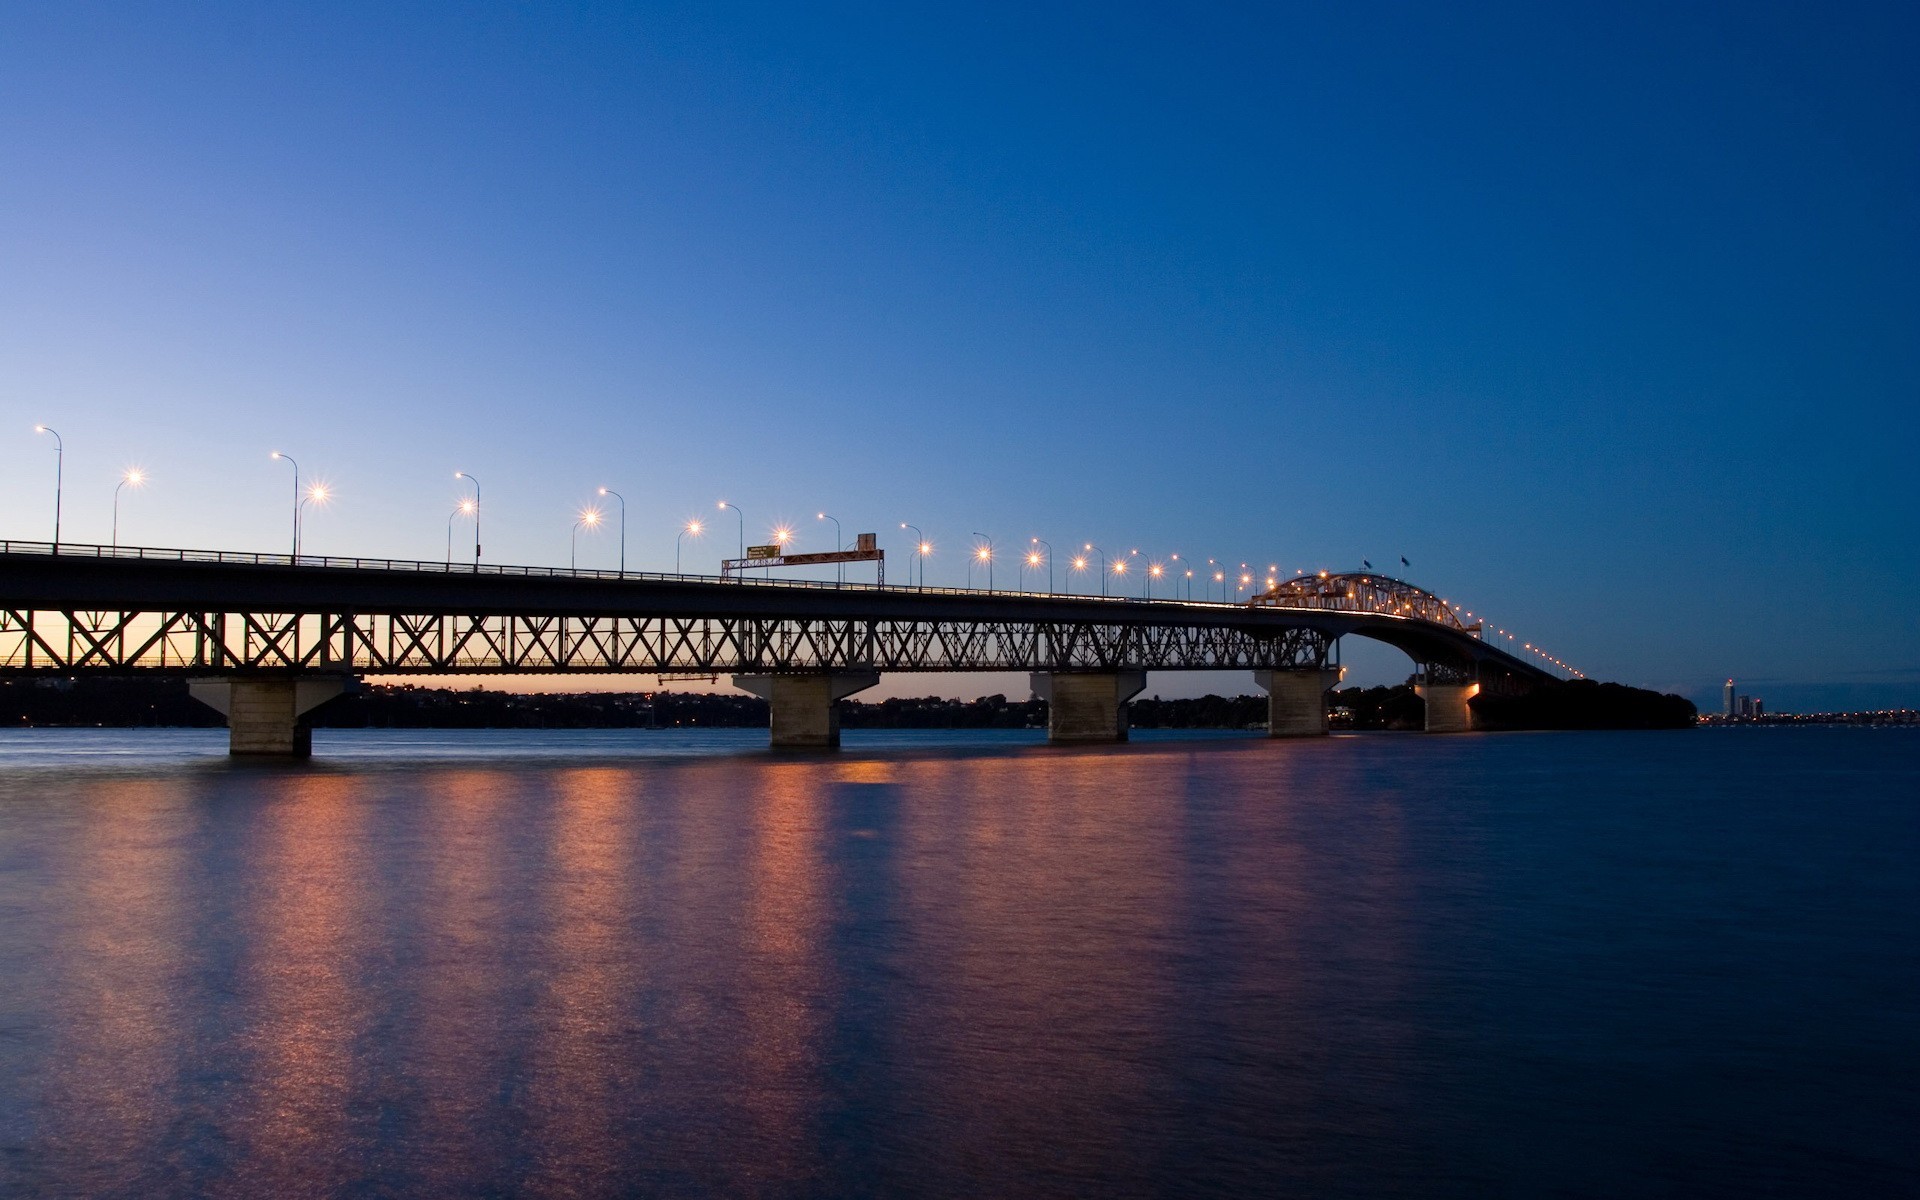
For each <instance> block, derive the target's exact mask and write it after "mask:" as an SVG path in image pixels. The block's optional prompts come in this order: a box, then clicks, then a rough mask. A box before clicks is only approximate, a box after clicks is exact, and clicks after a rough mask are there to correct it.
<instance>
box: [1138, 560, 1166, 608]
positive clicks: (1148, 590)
mask: <svg viewBox="0 0 1920 1200" xmlns="http://www.w3.org/2000/svg"><path fill="white" fill-rule="evenodd" d="M1166 573H1167V570H1166V568H1165V567H1163V566H1161V565H1160V564H1159V563H1148V564H1147V569H1146V570H1145V571H1144V572H1142V573H1141V576H1140V587H1141V590H1142V591H1143V592H1144V593H1145V595H1146V598H1147V599H1149V600H1151V599H1153V581H1154V580H1156V579H1158V578H1160V577H1161V576H1162V575H1165V574H1166Z"/></svg>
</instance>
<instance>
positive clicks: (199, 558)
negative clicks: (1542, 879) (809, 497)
mask: <svg viewBox="0 0 1920 1200" xmlns="http://www.w3.org/2000/svg"><path fill="white" fill-rule="evenodd" d="M0 554H38V555H47V556H53V555H58V556H59V557H62V558H111V559H132V560H144V561H153V562H192V563H221V564H230V565H234V566H256V567H307V568H314V567H317V568H321V569H330V570H348V571H400V572H409V573H415V574H432V575H468V576H471V575H483V576H484V575H491V576H508V577H514V578H537V579H583V580H595V581H609V582H619V581H622V580H626V581H629V582H632V581H636V580H637V581H645V582H657V583H711V584H724V585H726V586H728V587H756V588H805V589H814V590H824V591H830V592H911V593H914V594H916V595H927V596H968V597H975V596H1024V597H1030V598H1037V597H1044V596H1051V597H1054V598H1056V599H1063V600H1065V599H1072V600H1097V601H1100V602H1102V603H1107V604H1129V605H1143V604H1154V605H1175V604H1177V605H1181V606H1183V607H1201V606H1205V607H1208V608H1216V609H1217V608H1241V607H1243V605H1241V604H1238V603H1233V602H1228V601H1220V600H1179V599H1167V598H1160V599H1153V600H1148V599H1144V598H1142V597H1138V596H1095V595H1085V594H1082V593H1079V592H1030V591H1024V590H1009V589H1006V588H998V589H995V590H993V591H988V590H986V589H984V588H953V587H924V586H921V585H919V584H911V583H908V584H900V583H888V584H878V583H862V582H859V581H844V582H843V581H839V580H833V579H772V578H750V577H746V576H741V575H700V574H688V573H684V572H682V573H678V574H676V573H674V572H671V571H604V570H595V569H592V568H588V569H581V568H578V567H523V566H514V565H511V564H507V563H461V562H445V561H441V562H434V561H428V560H420V559H402V558H360V557H343V556H340V555H321V554H302V555H299V556H298V557H295V556H294V555H291V554H263V553H260V552H257V551H250V550H176V549H169V548H163V547H154V546H98V545H93V544H90V543H84V542H61V543H60V544H59V545H57V546H56V545H54V544H53V543H52V542H23V541H12V540H0Z"/></svg>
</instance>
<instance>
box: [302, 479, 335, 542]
mask: <svg viewBox="0 0 1920 1200" xmlns="http://www.w3.org/2000/svg"><path fill="white" fill-rule="evenodd" d="M328 495H329V493H328V491H327V485H326V484H324V483H316V484H314V485H313V486H311V487H309V488H308V489H307V492H306V495H304V496H302V497H300V503H299V504H298V505H296V506H295V508H294V511H295V513H296V514H300V515H302V518H303V519H302V520H301V521H296V522H295V523H294V528H296V529H299V528H300V527H301V525H302V524H303V523H304V514H305V512H306V508H307V505H309V504H312V505H313V506H314V507H316V508H318V507H319V506H320V505H322V504H325V503H326V502H327V496H328ZM293 553H294V557H295V558H298V557H299V556H300V543H299V542H297V541H296V542H295V543H294V551H293Z"/></svg>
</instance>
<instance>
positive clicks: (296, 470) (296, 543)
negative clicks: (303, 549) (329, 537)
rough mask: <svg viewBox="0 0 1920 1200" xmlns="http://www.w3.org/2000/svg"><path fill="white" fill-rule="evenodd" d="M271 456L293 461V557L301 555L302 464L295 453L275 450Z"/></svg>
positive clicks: (283, 460)
mask: <svg viewBox="0 0 1920 1200" xmlns="http://www.w3.org/2000/svg"><path fill="white" fill-rule="evenodd" d="M269 457H271V458H274V459H277V460H279V461H282V462H289V463H293V557H295V558H299V557H300V464H299V463H297V462H294V459H293V455H291V454H282V453H280V452H279V451H278V450H275V451H274V452H273V453H272V455H270V456H269Z"/></svg>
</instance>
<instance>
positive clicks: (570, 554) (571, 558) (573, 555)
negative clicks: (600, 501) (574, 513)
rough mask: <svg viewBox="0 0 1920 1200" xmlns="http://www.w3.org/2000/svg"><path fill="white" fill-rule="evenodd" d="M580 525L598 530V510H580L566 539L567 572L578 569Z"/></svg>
mask: <svg viewBox="0 0 1920 1200" xmlns="http://www.w3.org/2000/svg"><path fill="white" fill-rule="evenodd" d="M602 490H603V491H604V490H605V489H604V488H603V489H602ZM582 525H585V526H586V527H587V528H588V529H598V528H600V510H599V509H597V508H583V509H581V510H580V517H579V519H578V520H576V521H575V522H574V523H573V533H572V534H570V535H569V536H568V538H567V570H569V571H577V570H579V569H580V527H581V526H582Z"/></svg>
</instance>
